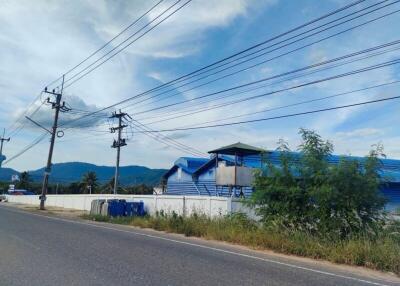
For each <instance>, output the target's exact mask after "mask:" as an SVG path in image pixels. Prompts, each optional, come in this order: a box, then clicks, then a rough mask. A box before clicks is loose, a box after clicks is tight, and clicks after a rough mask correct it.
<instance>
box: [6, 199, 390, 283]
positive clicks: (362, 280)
mask: <svg viewBox="0 0 400 286" xmlns="http://www.w3.org/2000/svg"><path fill="white" fill-rule="evenodd" d="M6 209H7V210H8V211H10V212H15V213H21V214H30V215H34V216H38V217H43V218H47V219H50V220H57V221H62V222H68V223H74V224H80V225H86V226H91V227H97V228H101V229H107V230H112V231H118V232H123V233H129V234H134V235H138V236H144V237H149V238H153V239H159V240H164V241H169V242H173V243H177V244H184V245H189V246H193V247H198V248H203V249H208V250H212V251H215V252H220V253H226V254H231V255H236V256H241V257H246V258H250V259H254V260H259V261H264V262H268V263H272V264H277V265H282V266H286V267H289V268H294V269H300V270H304V271H308V272H313V273H318V274H322V275H326V276H332V277H337V278H342V279H347V280H352V281H357V282H360V283H365V284H369V285H377V286H390V285H388V284H382V283H379V282H374V281H369V280H364V279H360V278H356V277H351V276H346V275H341V274H335V273H332V272H327V271H322V270H317V269H313V268H308V267H303V266H298V265H295V264H290V263H285V262H281V261H276V260H273V259H268V258H262V257H258V256H253V255H249V254H244V253H240V252H234V251H230V250H225V249H221V248H216V247H212V246H206V245H201V244H196V243H192V242H187V241H181V240H176V239H172V238H166V237H162V236H157V235H152V234H146V233H141V232H136V231H130V230H124V229H119V228H114V227H108V226H105V225H100V224H93V223H86V222H81V221H73V220H68V219H63V218H58V217H51V216H46V215H41V214H36V213H31V212H26V211H16V210H10V208H8V207H7V208H6Z"/></svg>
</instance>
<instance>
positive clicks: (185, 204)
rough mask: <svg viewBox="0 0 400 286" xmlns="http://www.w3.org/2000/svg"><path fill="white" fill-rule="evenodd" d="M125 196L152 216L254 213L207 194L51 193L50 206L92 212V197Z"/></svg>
mask: <svg viewBox="0 0 400 286" xmlns="http://www.w3.org/2000/svg"><path fill="white" fill-rule="evenodd" d="M7 198H8V201H9V202H13V203H21V204H30V205H39V196H10V195H8V196H7ZM95 199H106V200H107V199H125V200H127V201H136V202H139V201H143V203H144V206H145V210H146V212H147V213H149V214H150V215H154V214H155V213H156V212H157V211H158V212H160V211H164V212H165V213H167V214H170V213H172V212H173V211H175V212H176V213H177V214H179V215H186V216H190V215H191V214H193V213H197V214H205V215H207V216H210V217H216V216H223V215H227V214H230V213H234V212H239V211H240V212H244V213H247V214H249V215H250V217H252V216H253V212H252V211H251V210H249V209H248V208H247V207H246V206H244V205H243V204H242V203H241V202H239V201H236V200H232V199H231V198H225V197H207V196H170V195H168V196H166V195H164V196H163V195H47V200H46V205H47V206H53V207H61V208H69V209H77V210H86V211H90V206H91V202H92V200H95Z"/></svg>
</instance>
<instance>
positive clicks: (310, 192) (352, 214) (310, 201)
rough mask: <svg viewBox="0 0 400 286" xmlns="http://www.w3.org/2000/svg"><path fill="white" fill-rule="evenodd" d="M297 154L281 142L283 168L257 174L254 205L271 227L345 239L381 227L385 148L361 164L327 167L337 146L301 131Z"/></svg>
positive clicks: (268, 165)
mask: <svg viewBox="0 0 400 286" xmlns="http://www.w3.org/2000/svg"><path fill="white" fill-rule="evenodd" d="M300 134H301V137H302V141H303V143H302V144H301V145H300V147H299V151H300V152H299V154H295V153H291V152H290V150H289V148H288V147H287V144H285V143H284V142H281V144H280V146H279V148H278V149H279V150H280V151H281V158H280V163H281V164H280V166H278V167H277V166H274V165H272V164H271V163H270V162H268V159H267V162H266V164H265V166H266V168H264V170H262V171H260V172H258V173H257V175H256V180H255V192H254V194H253V196H252V199H251V203H252V204H253V205H254V206H256V210H257V213H258V214H259V215H260V216H261V217H262V218H263V222H264V223H265V224H267V225H274V226H279V227H281V228H283V229H290V230H296V231H302V232H306V233H310V234H312V235H320V236H324V237H331V238H332V239H338V238H340V239H344V238H348V237H350V236H352V235H358V234H360V233H365V234H369V235H370V234H374V235H376V234H377V233H378V232H379V231H380V230H381V228H382V225H383V222H384V220H383V218H384V212H383V207H384V204H385V200H384V199H383V197H382V196H381V195H380V192H379V190H378V187H379V184H380V176H379V170H380V160H379V156H380V155H381V154H382V148H381V147H380V146H377V148H376V149H375V150H373V151H371V152H370V154H369V155H368V156H367V157H366V158H365V160H364V161H363V162H360V161H359V160H355V159H351V158H342V159H341V160H340V162H339V163H338V164H336V165H334V166H332V165H330V164H329V163H328V160H327V159H328V157H329V156H331V155H332V152H333V145H332V143H330V142H329V141H324V140H322V138H321V137H320V136H319V135H318V134H316V133H315V132H314V131H309V130H305V129H301V130H300Z"/></svg>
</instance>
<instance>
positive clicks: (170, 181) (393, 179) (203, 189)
mask: <svg viewBox="0 0 400 286" xmlns="http://www.w3.org/2000/svg"><path fill="white" fill-rule="evenodd" d="M280 155H281V153H280V152H279V151H267V152H265V153H264V154H257V155H247V156H243V157H242V158H241V160H242V161H241V164H242V165H243V166H246V167H253V168H260V166H262V162H265V161H267V162H269V163H271V164H273V165H274V166H279V165H280ZM291 156H292V158H293V159H294V160H296V159H297V160H298V159H299V158H300V156H301V154H300V153H296V152H292V153H291ZM341 158H343V156H338V155H332V156H330V157H329V158H328V162H329V163H330V164H333V165H335V164H338V162H339V161H340V159H341ZM346 158H347V159H349V158H350V159H354V160H357V161H359V162H361V163H363V162H364V160H365V158H363V157H355V156H346ZM216 162H217V160H216V157H215V156H210V158H190V157H182V158H179V159H178V160H176V161H175V163H174V166H173V167H172V168H171V169H170V170H169V171H168V172H167V173H166V174H165V175H164V180H165V182H166V186H167V188H166V194H170V195H204V196H224V197H227V196H236V197H238V196H240V195H244V197H249V196H250V195H251V193H252V192H253V188H252V187H243V188H242V192H243V193H242V194H241V193H240V191H241V190H240V189H239V188H235V187H234V188H232V189H230V188H229V187H227V186H217V185H216ZM218 162H224V163H225V164H226V165H227V166H233V165H234V164H235V158H234V156H229V155H222V156H221V155H220V156H218ZM381 162H382V167H381V176H382V178H383V181H384V182H385V183H383V184H382V185H381V191H382V193H383V195H384V196H385V197H386V198H387V200H388V204H387V206H386V208H387V209H388V210H395V209H398V208H400V160H392V159H382V160H381Z"/></svg>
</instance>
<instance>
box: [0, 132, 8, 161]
mask: <svg viewBox="0 0 400 286" xmlns="http://www.w3.org/2000/svg"><path fill="white" fill-rule="evenodd" d="M5 134H6V129H5V128H4V129H3V136H2V137H1V138H0V141H1V143H0V168H1V165H2V163H3V160H2V159H3V144H4V141H7V142H9V141H10V138H7V139H6V138H4V136H5Z"/></svg>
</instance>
